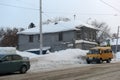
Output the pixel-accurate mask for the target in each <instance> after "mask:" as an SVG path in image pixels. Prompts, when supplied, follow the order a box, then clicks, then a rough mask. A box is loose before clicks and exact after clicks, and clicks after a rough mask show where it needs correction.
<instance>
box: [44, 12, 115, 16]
mask: <svg viewBox="0 0 120 80" xmlns="http://www.w3.org/2000/svg"><path fill="white" fill-rule="evenodd" d="M44 13H49V14H79V15H113V16H115V15H117V14H105V13H103V14H100V13H79V12H77V13H72V12H44Z"/></svg>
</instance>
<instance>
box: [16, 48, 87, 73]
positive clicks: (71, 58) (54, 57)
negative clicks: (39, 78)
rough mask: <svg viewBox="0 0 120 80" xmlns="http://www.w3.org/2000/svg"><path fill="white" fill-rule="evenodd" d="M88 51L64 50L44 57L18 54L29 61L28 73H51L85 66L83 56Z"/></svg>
mask: <svg viewBox="0 0 120 80" xmlns="http://www.w3.org/2000/svg"><path fill="white" fill-rule="evenodd" d="M87 52H88V51H85V50H81V49H66V50H62V51H56V52H54V53H49V54H46V55H36V54H32V53H28V52H19V51H17V54H19V55H21V56H24V57H25V56H26V57H29V58H30V60H31V69H30V70H29V71H30V72H38V71H51V70H57V69H63V68H70V67H79V66H86V65H88V64H86V61H85V55H86V53H87Z"/></svg>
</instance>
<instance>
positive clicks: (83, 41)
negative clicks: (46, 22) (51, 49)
mask: <svg viewBox="0 0 120 80" xmlns="http://www.w3.org/2000/svg"><path fill="white" fill-rule="evenodd" d="M75 43H89V44H96V45H97V43H96V42H90V41H85V40H76V41H75Z"/></svg>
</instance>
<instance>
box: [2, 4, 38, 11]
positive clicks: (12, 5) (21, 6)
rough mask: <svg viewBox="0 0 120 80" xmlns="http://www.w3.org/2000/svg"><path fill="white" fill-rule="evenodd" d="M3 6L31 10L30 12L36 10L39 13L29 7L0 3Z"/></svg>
mask: <svg viewBox="0 0 120 80" xmlns="http://www.w3.org/2000/svg"><path fill="white" fill-rule="evenodd" d="M0 5H1V6H9V7H15V8H22V9H29V10H36V11H38V10H39V9H35V8H28V7H22V6H15V5H10V4H5V3H0Z"/></svg>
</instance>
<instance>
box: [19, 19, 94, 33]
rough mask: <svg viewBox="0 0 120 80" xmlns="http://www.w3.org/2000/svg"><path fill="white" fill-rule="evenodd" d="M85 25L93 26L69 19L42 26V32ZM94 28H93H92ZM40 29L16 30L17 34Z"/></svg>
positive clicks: (74, 28) (52, 31)
mask: <svg viewBox="0 0 120 80" xmlns="http://www.w3.org/2000/svg"><path fill="white" fill-rule="evenodd" d="M81 26H86V27H89V28H94V27H93V26H91V25H88V24H85V23H82V22H78V21H69V22H58V24H54V23H50V24H48V25H43V26H42V33H55V32H61V31H69V30H76V27H81ZM94 29H95V28H94ZM39 33H40V30H39V27H35V28H30V29H26V30H24V31H21V32H18V34H26V35H30V34H39Z"/></svg>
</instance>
